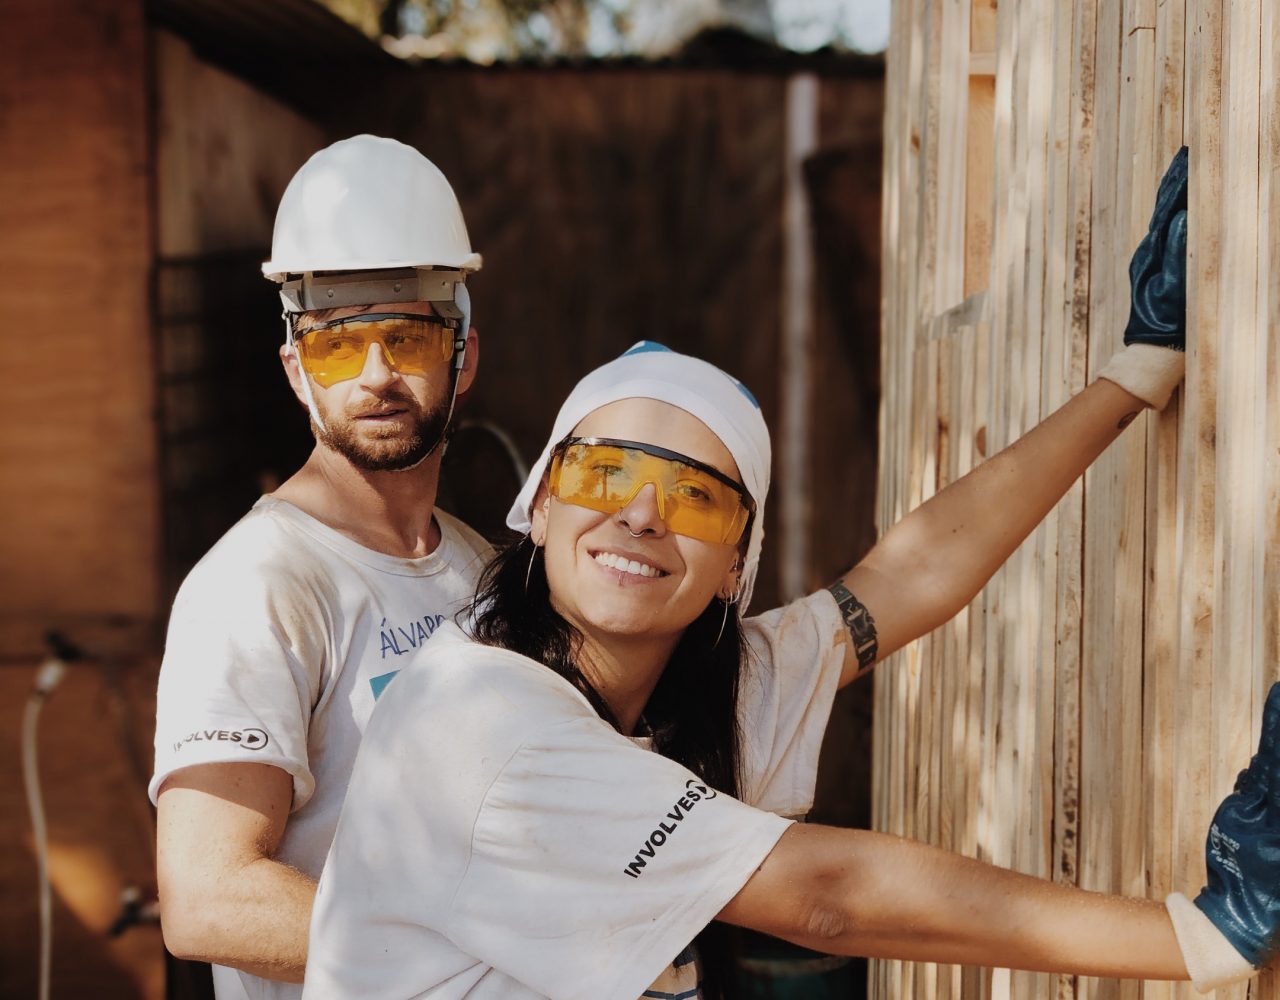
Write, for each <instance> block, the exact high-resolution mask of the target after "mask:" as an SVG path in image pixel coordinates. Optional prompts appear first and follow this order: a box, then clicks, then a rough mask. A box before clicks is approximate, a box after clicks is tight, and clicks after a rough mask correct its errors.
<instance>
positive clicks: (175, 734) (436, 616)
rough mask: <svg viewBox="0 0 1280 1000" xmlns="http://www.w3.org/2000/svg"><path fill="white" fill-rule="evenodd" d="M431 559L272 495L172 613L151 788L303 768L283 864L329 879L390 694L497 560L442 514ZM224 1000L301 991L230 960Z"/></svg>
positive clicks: (224, 541)
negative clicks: (264, 769) (229, 769)
mask: <svg viewBox="0 0 1280 1000" xmlns="http://www.w3.org/2000/svg"><path fill="white" fill-rule="evenodd" d="M435 517H436V523H437V524H438V525H439V527H440V544H439V545H438V546H437V547H436V550H435V551H434V552H433V553H431V555H429V556H424V557H421V558H417V559H404V558H398V557H395V556H390V555H385V554H383V553H380V552H374V551H372V550H371V549H367V548H365V547H364V546H362V545H359V544H357V543H356V542H354V541H352V540H351V539H349V538H347V537H346V536H344V535H342V534H339V533H338V532H336V531H334V530H333V529H332V528H329V527H327V526H326V525H324V524H322V523H321V522H319V521H317V520H316V519H315V518H313V517H310V516H309V515H307V514H304V513H303V512H302V511H300V510H299V509H298V508H296V507H294V506H292V505H291V504H289V503H286V502H284V501H282V500H277V499H275V498H274V497H270V496H266V497H263V498H261V499H260V500H259V501H258V502H257V503H256V504H255V505H254V507H253V509H252V510H251V511H249V513H248V514H246V515H245V516H244V517H243V518H242V519H241V520H240V521H239V522H238V523H237V524H235V525H234V526H233V527H232V528H231V530H230V531H228V532H227V533H226V534H225V535H224V536H223V537H222V538H221V539H220V540H219V541H218V543H217V544H216V545H215V546H214V547H213V548H212V549H211V550H210V551H209V552H208V554H207V555H205V557H204V558H203V559H202V560H201V561H200V562H199V563H198V564H197V565H196V566H195V568H193V569H192V570H191V573H190V574H189V575H188V576H187V578H186V580H185V581H184V582H183V584H182V587H181V589H180V590H179V591H178V595H177V598H176V599H175V601H174V605H173V611H172V613H171V615H170V618H169V632H168V639H167V641H166V644H165V654H164V661H163V663H162V665H161V668H160V687H159V693H158V703H157V713H156V714H157V718H156V740H155V750H156V760H155V774H154V776H153V777H152V779H151V784H150V789H149V791H150V795H151V799H152V801H153V802H154V801H155V800H156V796H157V794H158V793H159V791H160V786H161V784H162V783H163V782H164V780H165V778H167V777H168V776H169V775H170V774H172V773H173V772H174V771H177V770H179V769H181V768H185V767H190V766H192V765H194V764H208V763H226V762H235V761H248V762H252V763H257V764H274V765H275V766H277V767H280V768H283V769H284V770H285V771H288V772H289V774H290V775H292V777H293V805H292V815H291V816H290V817H289V822H288V825H287V826H286V827H285V832H284V836H283V839H282V840H281V844H280V849H279V852H278V854H277V857H278V858H279V859H280V860H281V861H283V862H285V863H287V864H289V865H292V866H294V867H295V868H298V869H299V870H300V871H303V872H305V873H306V874H308V875H310V876H312V877H313V878H314V877H318V876H319V874H320V869H321V867H322V866H323V864H324V857H325V854H326V853H327V851H328V849H329V844H330V842H331V840H332V839H333V830H334V827H335V826H336V825H337V821H338V812H339V810H340V808H341V806H342V799H343V797H344V795H345V794H346V790H347V782H348V780H349V778H350V774H351V767H352V764H353V763H354V761H355V756H356V748H357V747H358V746H359V743H360V737H361V734H362V733H363V731H364V727H365V723H366V722H367V720H368V718H369V713H370V712H372V711H373V705H374V700H375V697H376V695H377V694H378V692H379V691H380V690H381V689H382V688H383V687H384V686H385V685H386V683H387V682H388V681H389V680H390V679H391V677H392V676H393V675H394V674H395V673H396V672H397V671H399V670H401V669H403V668H404V667H405V666H406V665H408V664H410V663H412V662H414V661H415V660H418V659H421V658H423V656H424V654H425V652H426V650H425V646H426V643H427V639H428V638H429V637H430V636H431V635H432V634H433V633H435V632H436V630H437V629H439V628H440V627H441V625H442V624H443V623H444V622H446V621H451V620H452V617H453V615H454V614H455V612H456V611H457V610H459V609H460V608H461V607H463V606H465V605H466V603H467V602H468V601H469V600H470V598H471V597H472V595H473V593H474V591H475V584H476V580H477V579H478V576H479V573H480V570H481V569H483V567H484V564H485V561H486V560H487V559H488V558H489V557H490V555H491V551H490V547H489V545H488V544H487V543H486V542H485V541H484V540H483V539H482V538H481V537H480V536H479V535H477V534H476V533H475V532H473V531H472V530H471V529H470V528H468V527H466V526H465V525H464V524H462V523H461V522H460V521H458V520H456V519H455V518H453V517H450V516H449V515H448V514H446V513H444V512H443V511H439V510H437V511H436V515H435ZM214 982H215V985H216V988H217V994H218V997H219V1000H233V998H244V997H254V998H259V997H272V998H286V997H298V996H300V995H301V992H302V991H301V987H300V986H297V985H291V984H286V983H276V982H268V981H267V980H262V979H258V978H257V977H255V976H250V975H248V974H247V973H241V972H237V971H235V970H232V969H222V968H218V967H215V969H214Z"/></svg>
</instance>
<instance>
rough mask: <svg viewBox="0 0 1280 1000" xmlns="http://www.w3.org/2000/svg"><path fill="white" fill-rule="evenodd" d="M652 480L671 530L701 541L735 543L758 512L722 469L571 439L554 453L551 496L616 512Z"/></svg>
mask: <svg viewBox="0 0 1280 1000" xmlns="http://www.w3.org/2000/svg"><path fill="white" fill-rule="evenodd" d="M649 483H652V484H653V487H654V492H655V493H656V494H657V500H658V515H659V516H660V517H661V518H662V520H663V522H664V523H665V524H666V526H667V528H668V530H670V531H674V532H675V533H676V534H678V535H686V536H688V537H689V538H697V539H699V540H700V541H704V542H722V543H725V544H728V545H736V544H737V543H738V541H739V540H740V539H741V538H742V533H743V531H745V530H746V527H747V525H748V524H749V523H750V521H751V515H752V513H754V511H755V503H754V501H752V499H751V497H750V496H749V495H748V494H747V491H746V490H745V489H744V488H743V487H742V485H741V484H739V483H736V482H734V481H733V480H732V479H730V478H729V477H728V476H726V475H725V474H724V473H723V472H721V471H720V470H718V469H713V468H712V467H711V466H709V465H704V464H703V463H702V462H699V461H697V460H696V459H692V458H689V457H688V456H686V455H681V454H680V453H679V452H674V451H667V449H665V448H659V447H657V446H655V445H651V444H640V443H638V442H636V441H617V440H614V439H612V438H567V439H566V440H565V441H563V442H561V444H560V445H559V446H558V447H557V449H556V451H555V453H554V454H553V455H552V458H551V471H550V474H549V480H548V485H549V487H550V490H551V495H552V496H553V497H555V498H556V499H557V500H561V501H563V502H564V503H571V504H573V505H574V506H576V507H586V508H588V509H590V510H597V511H600V512H601V513H605V514H616V513H617V512H618V511H620V510H622V508H623V507H625V506H626V505H627V504H629V503H630V502H631V501H632V499H633V498H634V497H635V495H636V494H637V493H639V492H640V490H641V489H642V488H643V487H644V486H645V485H647V484H649Z"/></svg>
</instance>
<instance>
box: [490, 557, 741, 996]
mask: <svg viewBox="0 0 1280 1000" xmlns="http://www.w3.org/2000/svg"><path fill="white" fill-rule="evenodd" d="M526 581H527V583H526ZM472 610H473V614H474V636H475V638H476V640H477V641H478V642H481V643H483V644H484V645H486V646H497V647H499V648H501V649H509V650H512V651H514V652H517V653H521V654H523V655H525V656H527V657H529V658H530V659H531V660H535V661H537V662H538V663H541V664H543V665H545V666H546V667H547V668H548V669H550V670H554V671H555V672H556V673H557V674H559V675H560V676H561V677H563V678H564V679H565V680H567V681H568V682H569V683H570V684H572V685H573V686H574V687H576V688H577V689H578V690H579V691H581V692H582V694H583V695H584V696H585V697H586V699H587V700H588V701H589V702H590V703H591V705H592V707H594V708H595V710H596V712H597V713H598V714H599V715H600V717H601V718H602V719H604V720H605V721H606V722H608V723H609V724H610V725H611V726H613V727H614V728H615V729H618V728H619V726H618V720H617V717H616V716H615V715H614V713H613V710H612V709H611V708H610V707H609V705H608V704H607V703H606V702H605V700H604V698H603V697H602V696H601V695H600V693H599V692H598V691H596V689H595V688H594V687H593V686H592V684H591V682H590V681H589V680H588V679H587V677H586V675H584V674H583V672H582V670H581V669H580V668H579V667H578V664H577V659H578V653H579V651H580V650H581V648H582V633H581V632H579V631H578V630H577V629H576V628H574V627H573V626H572V625H570V624H569V622H567V621H566V620H565V619H564V618H563V617H562V616H561V615H560V614H559V613H558V612H556V610H555V609H554V608H553V607H552V605H551V591H550V588H549V587H548V585H547V573H546V564H545V562H544V560H543V551H542V549H541V548H538V547H535V546H534V545H533V542H532V541H531V540H530V539H529V538H528V537H527V536H526V537H525V538H523V539H521V540H519V541H517V542H515V543H514V544H512V545H510V546H508V547H507V548H505V549H503V550H502V551H501V552H500V553H499V554H498V555H497V556H496V557H495V558H494V560H493V561H492V562H491V563H490V564H489V566H488V567H487V568H486V569H485V571H484V574H483V575H482V577H481V579H480V585H479V589H478V590H477V593H476V599H475V604H474V606H473V609H472ZM722 621H723V622H724V633H723V635H721V634H720V625H721V622H722ZM717 636H719V640H718V641H717ZM745 653H746V646H745V643H744V642H743V639H742V629H741V627H740V622H739V620H738V615H737V613H736V609H734V608H730V611H729V614H728V616H727V619H726V617H725V614H724V605H723V603H722V602H721V601H719V600H712V601H711V603H710V604H709V605H708V606H707V607H706V608H705V609H704V610H703V612H702V614H700V615H699V616H698V617H697V618H696V619H694V621H693V622H692V623H691V624H690V625H689V626H688V628H686V629H685V631H684V635H683V636H681V637H680V641H679V642H678V643H677V644H676V648H675V650H674V651H673V652H672V654H671V659H670V660H668V661H667V666H666V668H665V669H664V670H663V672H662V676H661V678H659V680H658V683H657V686H656V687H655V688H654V689H653V694H652V695H651V696H650V697H649V702H648V704H647V705H646V706H645V709H644V721H645V723H646V725H647V726H648V728H649V731H650V733H651V734H652V736H653V747H654V750H656V751H657V752H658V753H660V754H662V755H663V756H664V757H669V758H671V759H672V760H674V761H676V762H677V763H679V764H683V765H684V766H685V767H687V768H688V769H689V770H690V771H692V772H693V773H694V774H696V775H697V776H698V777H699V778H701V779H702V780H703V781H705V782H706V783H707V784H708V785H710V786H711V787H712V788H715V789H718V790H719V791H722V792H725V793H727V794H729V795H732V796H735V797H737V796H738V795H740V794H741V788H740V784H741V772H740V762H741V753H740V749H741V740H740V736H741V734H740V732H739V730H738V712H737V704H738V686H739V679H740V676H741V673H742V664H743V657H744V655H745ZM697 946H698V955H699V959H700V961H701V965H702V986H703V995H704V996H705V997H707V998H708V1000H727V998H729V997H731V996H733V995H734V993H735V992H736V991H735V990H734V989H733V983H734V972H733V965H732V963H733V956H734V935H733V934H732V931H731V929H730V928H727V927H725V926H724V925H723V924H716V923H712V924H711V925H709V926H708V927H707V928H706V929H705V930H704V931H703V932H702V933H701V934H699V935H698V937H697Z"/></svg>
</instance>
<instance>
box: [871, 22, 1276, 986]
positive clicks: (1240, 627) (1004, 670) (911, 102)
mask: <svg viewBox="0 0 1280 1000" xmlns="http://www.w3.org/2000/svg"><path fill="white" fill-rule="evenodd" d="M893 18H894V20H893V34H892V42H891V47H890V53H889V59H888V67H887V76H886V106H887V109H886V128H885V161H884V163H885V177H884V192H885V198H884V204H883V210H882V211H883V238H884V245H883V259H884V284H883V290H884V298H883V305H884V308H883V314H882V344H883V354H882V379H883V397H882V399H883V402H882V411H881V456H882V458H881V468H880V479H879V484H878V492H877V519H878V522H879V524H880V526H881V528H883V527H885V526H887V525H888V524H890V523H891V522H892V521H893V520H895V519H896V518H897V517H899V516H901V514H903V513H904V512H905V511H906V510H908V509H910V508H911V507H912V506H914V505H916V504H918V503H920V502H921V501H922V500H924V499H926V498H927V497H929V496H930V495H932V494H933V493H934V492H936V491H937V490H938V489H939V488H941V487H942V486H944V485H945V484H946V483H947V482H949V481H951V480H952V479H954V478H955V477H957V476H959V475H962V474H963V473H964V472H965V471H967V470H968V469H969V468H971V467H972V466H973V464H975V463H976V462H978V461H980V460H981V458H982V457H984V456H985V455H989V454H991V453H993V452H994V451H996V450H998V449H999V448H1001V447H1003V446H1005V445H1006V444H1008V443H1010V442H1011V441H1013V440H1014V439H1016V438H1017V437H1018V436H1019V435H1020V434H1021V433H1022V432H1024V431H1025V430H1027V429H1028V428H1029V427H1031V426H1032V425H1033V424H1034V423H1036V422H1037V421H1038V420H1040V419H1041V418H1043V417H1044V416H1046V415H1047V414H1048V413H1050V412H1051V411H1052V410H1053V409H1054V408H1056V407H1057V406H1058V405H1059V404H1061V403H1062V402H1063V401H1064V400H1065V399H1066V398H1067V397H1068V396H1069V395H1070V394H1071V393H1072V392H1074V391H1076V390H1078V389H1079V388H1081V387H1082V386H1083V385H1085V384H1086V383H1087V382H1088V381H1089V380H1090V379H1091V378H1092V373H1093V372H1094V371H1096V370H1097V369H1098V368H1099V367H1100V366H1101V365H1102V364H1104V363H1105V361H1106V359H1107V358H1108V357H1109V355H1110V354H1111V352H1112V351H1113V350H1114V349H1115V348H1116V347H1117V346H1118V345H1119V343H1120V336H1121V333H1122V330H1123V327H1124V323H1125V320H1126V318H1127V311H1128V282H1127V274H1126V268H1127V263H1128V258H1129V254H1130V252H1131V251H1132V248H1133V247H1134V245H1135V244H1136V243H1137V241H1138V240H1139V239H1140V237H1141V235H1142V233H1143V232H1144V231H1145V228H1146V224H1147V220H1148V217H1149V214H1150V210H1151V204H1152V201H1153V198H1154V193H1155V189H1156V185H1157V182H1158V180H1159V177H1160V174H1161V173H1162V171H1163V169H1164V166H1165V164H1166V163H1167V162H1168V160H1169V158H1170V157H1171V156H1172V154H1173V153H1174V152H1175V151H1176V149H1177V148H1178V147H1179V146H1180V145H1181V144H1182V143H1183V142H1184V141H1185V142H1186V143H1188V144H1189V145H1190V146H1191V150H1192V152H1191V170H1192V180H1191V194H1190V201H1191V223H1190V226H1191V230H1190V255H1189V270H1190V286H1189V297H1190V301H1189V305H1188V316H1189V322H1190V332H1189V342H1188V357H1187V369H1188V371H1187V381H1186V385H1185V387H1184V389H1183V390H1182V391H1181V392H1180V393H1179V394H1178V395H1176V396H1175V399H1174V402H1173V404H1172V405H1171V406H1170V408H1169V409H1168V410H1166V411H1165V413H1164V414H1162V415H1159V416H1156V415H1149V416H1146V417H1143V418H1141V419H1140V420H1139V422H1138V424H1137V425H1135V426H1134V427H1132V428H1130V429H1129V430H1128V431H1127V432H1126V433H1125V434H1124V435H1123V436H1122V438H1121V440H1120V441H1119V442H1118V443H1117V444H1116V445H1114V446H1113V447H1112V448H1111V450H1110V451H1109V452H1108V453H1107V454H1106V455H1104V456H1103V458H1102V459H1101V460H1099V462H1098V463H1096V465H1095V466H1094V467H1093V468H1092V469H1091V470H1090V472H1089V473H1088V474H1087V476H1086V477H1085V478H1084V480H1083V481H1082V482H1081V483H1078V484H1077V485H1076V487H1075V488H1074V489H1073V490H1072V491H1071V493H1070V494H1069V495H1068V496H1067V497H1066V498H1065V499H1064V501H1063V502H1062V503H1061V504H1060V505H1059V506H1058V508H1057V509H1056V510H1055V511H1054V512H1053V514H1051V515H1050V517H1049V518H1048V519H1047V521H1046V522H1045V524H1044V525H1043V526H1042V527H1041V528H1040V529H1039V530H1038V531H1037V533H1036V534H1035V535H1034V536H1033V538H1032V539H1031V540H1029V541H1028V542H1027V543H1026V544H1025V545H1024V546H1023V547H1022V548H1021V549H1020V550H1019V551H1018V552H1017V553H1016V554H1015V555H1014V557H1013V558H1012V560H1011V561H1010V563H1009V565H1008V566H1007V567H1006V568H1005V569H1004V570H1003V571H1002V572H1001V574H1000V575H999V576H998V577H997V578H996V579H995V580H994V581H993V582H992V583H991V585H990V586H988V587H987V589H986V590H985V591H984V593H983V594H982V595H981V596H980V597H979V598H978V599H977V600H976V601H975V602H974V603H973V605H972V606H971V607H970V608H969V609H967V610H966V611H965V612H964V613H962V614H961V615H960V616H959V617H958V618H957V619H956V621H955V622H953V623H952V624H950V625H948V626H947V627H946V628H944V629H942V630H940V631H939V632H937V633H935V634H934V635H932V636H930V637H928V638H926V639H924V640H922V641H920V642H918V643H916V644H914V645H913V646H911V647H910V648H908V649H907V650H905V651H904V652H902V653H901V654H899V655H898V656H897V657H895V658H894V660H893V661H891V662H890V663H888V664H886V665H885V666H884V667H882V668H881V669H880V670H879V671H878V672H877V678H876V731H875V754H876V764H875V776H874V806H873V811H874V815H875V823H876V825H877V827H878V828H880V829H884V830H888V831H892V832H895V833H900V834H904V835H907V836H914V837H920V838H923V839H926V840H929V841H931V842H933V843H937V844H940V845H942V846H944V847H948V848H953V849H956V850H959V851H963V852H964V853H966V854H969V855H972V856H976V857H980V858H983V859H985V860H990V861H993V862H995V863H998V864H1003V865H1009V866H1012V867H1016V868H1018V869H1020V870H1022V871H1026V872H1029V873H1032V874H1035V875H1040V876H1045V877H1052V878H1056V879H1059V880H1063V881H1067V882H1073V883H1077V884H1080V885H1083V886H1085V887H1088V888H1092V889H1102V890H1108V891H1116V892H1124V893H1130V894H1135V895H1151V896H1157V897H1159V896H1163V895H1164V894H1165V893H1166V892H1168V891H1171V890H1172V889H1181V890H1184V891H1194V890H1195V889H1196V888H1197V887H1198V886H1199V885H1200V884H1201V881H1202V879H1203V872H1204V867H1203V838H1204V832H1205V829H1206V827H1207V824H1208V820H1209V817H1210V815H1211V814H1212V811H1213V808H1214V807H1215V805H1216V803H1217V802H1218V800H1219V799H1220V798H1221V797H1222V795H1224V794H1225V793H1226V792H1227V791H1228V790H1229V788H1230V784H1231V781H1232V779H1233V778H1234V775H1235V772H1236V770H1238V768H1239V767H1240V766H1241V765H1242V764H1243V763H1244V762H1245V761H1246V760H1247V759H1248V756H1249V753H1250V752H1251V749H1252V746H1253V741H1254V740H1255V738H1256V733H1257V722H1258V712H1259V710H1260V707H1261V702H1262V697H1263V695H1264V694H1265V691H1266V689H1267V687H1268V685H1269V684H1270V682H1271V681H1272V680H1274V679H1276V677H1277V673H1278V672H1277V668H1276V662H1277V653H1278V652H1280V648H1278V646H1280V615H1278V614H1277V609H1276V601H1275V599H1274V595H1275V594H1276V593H1277V583H1278V582H1280V527H1278V525H1277V518H1276V510H1277V501H1278V500H1280V461H1278V460H1277V454H1278V449H1280V364H1278V363H1277V358H1276V352H1275V350H1273V349H1272V346H1271V344H1272V342H1273V337H1274V331H1275V330H1276V329H1277V328H1278V325H1277V320H1278V319H1280V280H1278V279H1280V254H1277V252H1276V238H1275V237H1274V236H1271V235H1270V234H1271V233H1273V232H1274V231H1275V228H1276V225H1277V223H1280V99H1278V91H1277V83H1276V72H1277V68H1278V67H1277V65H1276V60H1277V55H1278V54H1280V24H1278V21H1280V17H1278V15H1277V11H1276V9H1275V5H1274V4H1271V3H1267V2H1265V0H1240V2H1236V3H1232V4H1224V3H1222V2H1221V0H1215V2H1211V0H1164V2H1157V0H1124V2H1123V3H1113V4H1108V3H1101V2H1098V0H1072V2H1070V3H1066V2H1061V3H1054V2H1051V0H1025V2H1023V3H1020V4H999V5H998V7H997V4H996V3H995V2H994V0H899V2H896V3H895V4H894V5H893ZM871 983H872V995H874V996H880V997H886V998H897V997H907V996H920V997H925V996H927V997H938V998H947V997H965V998H966V1000H967V998H971V997H973V998H976V997H988V996H989V997H1023V998H1031V997H1044V996H1049V995H1056V996H1059V997H1106V998H1111V997H1125V998H1137V997H1162V998H1165V997H1175V996H1176V997H1191V996H1194V995H1195V994H1194V993H1193V991H1191V990H1190V988H1189V987H1176V986H1172V985H1169V984H1139V983H1127V984H1120V983H1115V982H1109V981H1101V980H1093V979H1080V980H1075V979H1071V978H1068V977H1061V978H1058V977H1050V976H1037V975H1029V974H1019V973H1009V972H1005V971H992V970H976V969H964V970H958V969H952V968H945V967H934V966H925V965H906V964H901V963H891V962H878V963H873V966H872V974H871ZM1219 995H1221V996H1230V997H1244V996H1246V995H1248V996H1253V997H1258V998H1273V997H1280V990H1278V989H1277V988H1276V985H1275V983H1274V981H1273V979H1272V978H1271V977H1270V976H1264V977H1263V978H1262V979H1261V980H1259V981H1258V983H1256V984H1255V985H1254V986H1252V987H1251V988H1249V989H1248V990H1246V988H1243V987H1242V988H1237V989H1235V990H1230V991H1222V992H1221V993H1220V994H1219Z"/></svg>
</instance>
